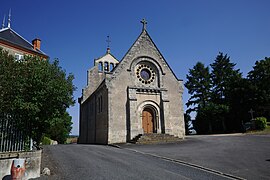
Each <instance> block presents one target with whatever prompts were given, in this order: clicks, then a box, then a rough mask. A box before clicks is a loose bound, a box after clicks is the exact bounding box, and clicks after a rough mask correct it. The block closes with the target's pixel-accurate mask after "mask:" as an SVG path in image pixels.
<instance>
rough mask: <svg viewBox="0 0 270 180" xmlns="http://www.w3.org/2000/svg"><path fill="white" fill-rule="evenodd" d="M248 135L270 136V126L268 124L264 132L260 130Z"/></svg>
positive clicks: (249, 132)
mask: <svg viewBox="0 0 270 180" xmlns="http://www.w3.org/2000/svg"><path fill="white" fill-rule="evenodd" d="M247 134H270V125H269V124H268V126H267V127H266V128H265V129H264V130H263V131H259V130H253V131H247Z"/></svg>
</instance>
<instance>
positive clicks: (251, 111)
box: [248, 108, 255, 120]
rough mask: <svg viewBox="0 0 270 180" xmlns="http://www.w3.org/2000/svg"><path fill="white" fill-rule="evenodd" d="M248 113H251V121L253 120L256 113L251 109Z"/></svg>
mask: <svg viewBox="0 0 270 180" xmlns="http://www.w3.org/2000/svg"><path fill="white" fill-rule="evenodd" d="M248 112H249V113H250V115H251V120H253V113H254V112H255V111H253V109H252V108H251V109H250V110H249V111H248Z"/></svg>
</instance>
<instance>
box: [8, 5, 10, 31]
mask: <svg viewBox="0 0 270 180" xmlns="http://www.w3.org/2000/svg"><path fill="white" fill-rule="evenodd" d="M10 23H11V9H9V14H8V28H10Z"/></svg>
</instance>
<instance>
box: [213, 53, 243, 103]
mask: <svg viewBox="0 0 270 180" xmlns="http://www.w3.org/2000/svg"><path fill="white" fill-rule="evenodd" d="M235 65H236V64H234V63H231V62H230V57H228V56H227V54H225V55H223V53H221V52H220V53H219V54H218V55H217V57H216V59H215V61H214V63H212V64H211V65H210V66H211V67H212V72H211V82H212V102H214V103H217V104H226V103H228V101H227V100H228V93H229V92H230V90H231V88H232V87H233V84H235V82H237V81H238V80H240V79H241V78H242V74H241V73H240V72H239V71H240V70H239V69H237V70H235V69H234V68H235Z"/></svg>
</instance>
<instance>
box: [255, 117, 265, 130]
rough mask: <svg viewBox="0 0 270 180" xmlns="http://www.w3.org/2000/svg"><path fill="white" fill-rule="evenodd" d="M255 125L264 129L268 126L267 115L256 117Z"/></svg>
mask: <svg viewBox="0 0 270 180" xmlns="http://www.w3.org/2000/svg"><path fill="white" fill-rule="evenodd" d="M255 126H256V129H259V130H264V129H265V128H266V127H267V119H266V118H265V117H256V118H255Z"/></svg>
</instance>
